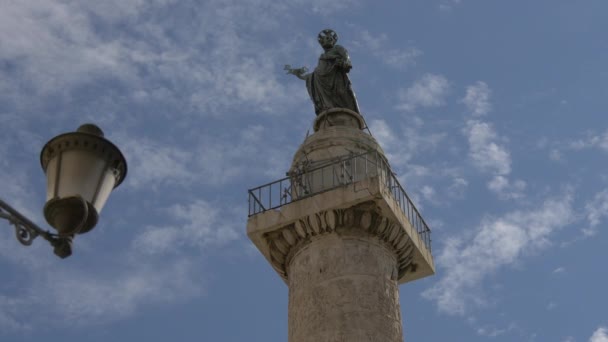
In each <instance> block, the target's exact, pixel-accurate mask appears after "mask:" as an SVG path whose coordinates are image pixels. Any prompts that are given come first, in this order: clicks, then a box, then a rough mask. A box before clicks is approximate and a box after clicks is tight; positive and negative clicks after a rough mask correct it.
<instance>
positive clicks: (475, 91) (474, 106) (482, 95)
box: [462, 81, 492, 116]
mask: <svg viewBox="0 0 608 342" xmlns="http://www.w3.org/2000/svg"><path fill="white" fill-rule="evenodd" d="M490 94H491V91H490V87H488V85H487V84H486V83H485V82H482V81H477V83H475V84H474V85H470V86H468V87H467V93H466V95H465V96H464V98H463V99H462V102H463V103H464V104H465V105H466V106H467V108H468V109H469V111H470V112H471V114H472V115H473V116H482V115H485V114H487V113H488V112H490V110H491V109H492V105H491V104H490Z"/></svg>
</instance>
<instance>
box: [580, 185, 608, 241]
mask: <svg viewBox="0 0 608 342" xmlns="http://www.w3.org/2000/svg"><path fill="white" fill-rule="evenodd" d="M585 214H586V216H587V221H588V222H589V228H587V229H584V230H583V233H584V234H585V236H593V235H595V234H597V226H598V225H599V224H600V223H601V222H602V221H603V220H604V219H605V218H606V217H608V189H606V190H603V191H600V192H598V193H596V194H595V196H594V197H593V199H592V200H591V201H589V202H587V203H586V204H585Z"/></svg>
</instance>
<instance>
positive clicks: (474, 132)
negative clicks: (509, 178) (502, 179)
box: [465, 120, 511, 175]
mask: <svg viewBox="0 0 608 342" xmlns="http://www.w3.org/2000/svg"><path fill="white" fill-rule="evenodd" d="M465 133H466V135H467V137H468V140H469V156H470V157H471V159H472V160H473V163H474V164H475V166H477V167H478V168H479V169H480V170H482V171H486V172H491V173H494V174H496V175H508V174H509V173H510V172H511V155H510V153H509V151H507V149H506V148H505V147H504V146H502V145H500V144H499V142H498V135H497V134H496V132H495V131H494V128H493V127H492V125H491V124H489V123H487V122H483V121H478V120H469V121H468V122H467V127H466V129H465Z"/></svg>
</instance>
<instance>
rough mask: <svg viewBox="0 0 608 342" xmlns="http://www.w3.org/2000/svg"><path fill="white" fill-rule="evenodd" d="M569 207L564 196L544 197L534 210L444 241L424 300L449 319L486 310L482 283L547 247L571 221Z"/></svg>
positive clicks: (568, 197) (569, 200)
mask: <svg viewBox="0 0 608 342" xmlns="http://www.w3.org/2000/svg"><path fill="white" fill-rule="evenodd" d="M571 203H572V196H571V195H569V194H566V195H564V196H559V197H556V198H549V199H547V200H545V201H544V203H542V205H540V206H539V207H538V208H536V209H530V210H518V211H514V212H511V213H508V214H506V215H504V216H502V217H498V218H494V219H486V220H484V221H482V223H481V224H480V226H479V227H478V228H477V229H476V230H475V231H474V232H473V235H472V237H471V238H466V237H464V236H461V237H454V238H451V239H447V240H446V244H445V247H444V248H443V250H442V251H441V252H440V253H439V255H438V256H437V258H436V260H437V265H438V266H439V267H440V269H442V270H443V271H442V274H443V277H442V278H440V279H439V281H438V282H437V283H436V284H435V285H434V286H432V287H431V288H430V289H428V290H426V291H425V292H424V293H423V296H424V297H425V298H427V299H431V300H433V301H435V302H436V304H437V307H438V309H439V310H440V311H441V312H445V313H448V314H452V315H463V314H465V313H467V312H470V311H471V310H472V309H473V308H475V307H480V306H483V305H485V304H486V301H485V298H484V296H483V288H484V281H485V279H486V278H487V277H488V276H490V275H492V274H494V273H495V272H497V271H498V270H499V269H501V268H505V267H509V266H511V265H514V264H520V263H521V262H522V260H523V259H525V257H526V256H527V254H526V253H527V252H529V251H533V250H539V249H541V248H543V247H546V246H548V245H549V238H550V236H551V235H552V234H553V233H554V232H555V231H556V230H558V229H560V228H562V227H564V226H566V225H567V224H569V223H570V222H571V221H572V220H573V219H574V212H573V209H572V205H571Z"/></svg>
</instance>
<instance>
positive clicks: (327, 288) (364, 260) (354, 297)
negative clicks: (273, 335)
mask: <svg viewBox="0 0 608 342" xmlns="http://www.w3.org/2000/svg"><path fill="white" fill-rule="evenodd" d="M397 266H398V265H397V256H396V254H395V252H394V250H393V249H391V248H388V246H387V245H386V244H385V243H383V242H382V241H380V239H378V238H377V237H376V236H373V235H371V234H369V233H367V232H365V231H362V230H358V229H356V230H355V229H349V228H343V229H338V230H337V231H336V232H335V233H333V234H327V235H322V236H319V237H316V238H313V239H311V241H310V242H309V243H307V244H305V245H303V246H302V247H301V248H300V249H298V250H297V251H296V252H295V253H294V255H293V257H292V258H291V260H290V263H289V266H288V284H289V341H290V342H320V341H324V342H334V341H335V342H342V341H348V342H364V341H365V342H369V341H382V342H402V341H403V332H402V323H401V313H400V312H401V311H400V307H399V289H398V284H397Z"/></svg>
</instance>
